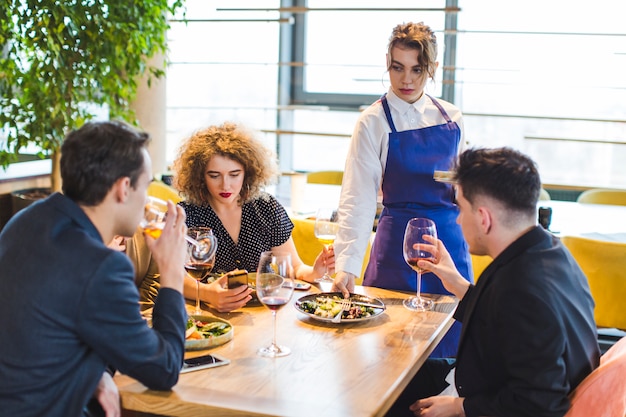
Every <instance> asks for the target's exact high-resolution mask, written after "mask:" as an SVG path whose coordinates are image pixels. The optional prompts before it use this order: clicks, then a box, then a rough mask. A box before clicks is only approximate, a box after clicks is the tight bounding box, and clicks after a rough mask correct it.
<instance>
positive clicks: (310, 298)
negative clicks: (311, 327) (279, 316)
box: [294, 292, 385, 323]
mask: <svg viewBox="0 0 626 417" xmlns="http://www.w3.org/2000/svg"><path fill="white" fill-rule="evenodd" d="M334 297H336V298H337V303H339V301H340V300H341V299H342V298H343V295H342V294H341V293H340V292H321V293H317V294H309V295H305V296H304V297H300V298H299V299H298V300H297V301H296V302H295V303H294V307H295V308H296V310H298V311H299V312H300V313H302V314H305V315H307V316H309V317H311V318H313V319H315V320H319V321H325V322H330V323H332V319H333V317H334V315H333V314H332V313H331V314H330V316H329V317H324V316H321V315H317V314H315V313H310V312H308V311H306V310H305V309H304V308H303V303H305V302H313V303H317V304H324V302H323V300H324V299H332V298H334ZM319 299H322V302H320V301H319ZM350 300H352V301H356V302H359V301H360V302H363V303H368V304H373V305H375V306H377V307H372V310H373V311H372V313H371V315H369V316H365V317H359V318H354V319H353V318H342V319H341V323H355V322H359V321H367V320H372V319H375V318H376V317H378V316H380V315H381V314H383V313H384V312H385V303H383V302H382V301H380V300H379V299H378V298H372V297H368V296H367V295H361V294H350Z"/></svg>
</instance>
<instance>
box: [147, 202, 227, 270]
mask: <svg viewBox="0 0 626 417" xmlns="http://www.w3.org/2000/svg"><path fill="white" fill-rule="evenodd" d="M166 216H167V203H166V202H165V201H163V200H161V199H160V198H156V197H152V196H148V197H147V199H146V205H145V206H144V213H143V218H142V219H141V222H140V223H139V226H141V228H142V229H143V231H144V233H146V234H147V235H149V236H151V237H153V238H154V239H158V238H159V236H161V232H162V231H163V227H164V226H165V217H166ZM185 239H187V242H189V243H190V244H192V245H194V247H195V253H196V256H197V257H199V258H201V257H204V258H205V259H208V258H211V257H212V256H214V255H215V253H214V249H213V253H212V247H211V246H207V245H205V244H203V242H200V241H197V240H195V239H194V238H193V237H192V236H191V235H189V234H187V236H185Z"/></svg>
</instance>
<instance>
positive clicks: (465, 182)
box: [455, 147, 541, 215]
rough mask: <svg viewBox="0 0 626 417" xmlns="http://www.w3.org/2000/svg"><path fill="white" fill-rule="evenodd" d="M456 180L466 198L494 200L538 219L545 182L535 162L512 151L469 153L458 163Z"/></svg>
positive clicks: (510, 149)
mask: <svg viewBox="0 0 626 417" xmlns="http://www.w3.org/2000/svg"><path fill="white" fill-rule="evenodd" d="M455 180H456V182H457V184H459V185H460V186H461V188H462V189H463V197H464V198H465V199H466V200H467V201H469V203H470V204H473V203H474V200H475V198H476V197H477V196H480V195H483V196H487V197H491V198H493V199H495V200H497V201H499V202H501V203H502V204H503V205H504V206H505V207H506V208H508V209H509V210H512V211H516V212H524V213H527V214H528V215H531V214H532V215H535V213H536V211H537V201H538V200H539V193H540V192H541V179H540V177H539V171H538V169H537V165H536V164H535V162H534V161H533V160H532V159H531V158H530V157H528V156H527V155H524V154H523V153H521V152H519V151H516V150H514V149H512V148H508V147H503V148H493V149H468V150H466V151H465V152H463V153H462V154H461V155H460V156H459V159H458V162H457V164H456V169H455Z"/></svg>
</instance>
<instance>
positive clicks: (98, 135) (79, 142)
mask: <svg viewBox="0 0 626 417" xmlns="http://www.w3.org/2000/svg"><path fill="white" fill-rule="evenodd" d="M149 141H150V136H149V135H148V134H147V133H145V132H140V131H138V130H137V129H135V128H133V127H132V126H130V125H129V124H127V123H124V122H119V121H106V122H90V123H86V124H84V125H83V126H82V127H81V128H80V129H77V130H74V131H72V132H70V133H69V134H68V135H67V137H66V138H65V140H64V142H63V145H62V146H61V179H62V180H63V185H62V188H63V194H65V195H66V196H67V197H68V198H70V199H72V200H73V201H75V202H77V203H81V204H84V205H87V206H95V205H97V204H99V203H101V202H102V200H104V197H105V196H106V194H107V193H108V192H109V190H110V189H111V187H112V186H113V184H114V183H115V181H117V180H118V179H120V178H123V177H129V178H130V182H131V186H132V187H135V186H136V184H137V180H138V178H139V176H140V175H141V173H142V171H143V167H144V156H143V153H142V149H144V148H145V147H146V146H147V144H148V142H149Z"/></svg>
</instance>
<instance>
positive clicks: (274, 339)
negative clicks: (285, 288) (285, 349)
mask: <svg viewBox="0 0 626 417" xmlns="http://www.w3.org/2000/svg"><path fill="white" fill-rule="evenodd" d="M272 321H273V322H274V338H273V339H272V345H274V346H278V345H277V344H276V311H275V310H272Z"/></svg>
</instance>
